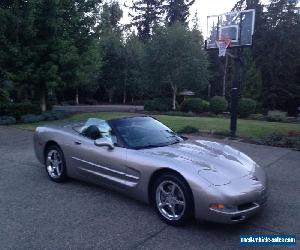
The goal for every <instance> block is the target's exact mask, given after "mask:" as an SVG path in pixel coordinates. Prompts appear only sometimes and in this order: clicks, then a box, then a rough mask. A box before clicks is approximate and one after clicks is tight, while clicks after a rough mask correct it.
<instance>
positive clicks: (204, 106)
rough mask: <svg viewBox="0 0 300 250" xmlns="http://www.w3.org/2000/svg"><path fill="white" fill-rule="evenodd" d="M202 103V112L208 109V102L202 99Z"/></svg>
mask: <svg viewBox="0 0 300 250" xmlns="http://www.w3.org/2000/svg"><path fill="white" fill-rule="evenodd" d="M202 105H203V112H207V111H209V107H210V104H209V102H208V101H205V100H203V101H202Z"/></svg>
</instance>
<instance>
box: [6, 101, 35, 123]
mask: <svg viewBox="0 0 300 250" xmlns="http://www.w3.org/2000/svg"><path fill="white" fill-rule="evenodd" d="M39 112H40V107H39V105H37V104H32V103H30V102H22V103H5V104H1V105H0V115H6V116H12V117H15V118H16V119H17V120H19V119H20V118H21V116H22V115H25V114H38V113H39Z"/></svg>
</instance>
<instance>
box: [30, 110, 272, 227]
mask: <svg viewBox="0 0 300 250" xmlns="http://www.w3.org/2000/svg"><path fill="white" fill-rule="evenodd" d="M34 148H35V153H36V156H37V158H38V159H39V161H40V162H41V163H42V164H45V168H46V171H47V173H48V175H49V177H50V178H51V179H52V180H53V181H55V182H62V181H64V180H66V179H67V177H72V178H77V179H81V180H85V181H89V182H93V183H96V184H99V185H102V186H105V187H108V188H111V189H114V190H117V191H119V192H122V193H124V194H126V195H129V196H131V197H133V198H135V199H137V200H140V201H142V202H146V203H151V204H153V205H154V207H155V209H156V211H157V212H158V215H159V216H160V218H161V219H162V220H163V221H165V222H167V223H169V224H171V225H182V224H184V223H186V222H187V221H188V220H189V219H191V218H193V217H195V218H196V219H204V220H209V221H215V222H223V223H234V222H239V221H243V220H245V219H246V218H248V217H250V216H251V215H252V214H254V213H256V212H257V211H258V210H259V209H260V208H261V206H262V205H263V204H264V203H265V201H266V199H267V181H266V175H265V172H264V171H263V169H262V168H261V167H260V166H259V165H258V164H256V163H255V162H254V161H253V160H252V159H250V158H249V157H248V156H246V155H245V154H244V153H242V152H240V151H238V150H236V149H233V148H232V147H230V146H227V145H223V144H221V143H217V142H212V141H207V140H184V139H183V138H182V137H180V136H179V135H177V134H176V133H175V132H173V131H172V130H171V129H169V128H168V127H166V126H165V125H163V124H162V123H160V122H159V121H157V120H156V119H154V118H152V117H148V116H137V117H127V118H120V119H113V120H108V121H105V120H100V119H95V118H91V119H88V120H87V121H86V122H84V123H73V124H67V125H48V126H47V125H45V126H40V127H38V128H37V129H36V131H35V134H34Z"/></svg>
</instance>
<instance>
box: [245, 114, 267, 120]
mask: <svg viewBox="0 0 300 250" xmlns="http://www.w3.org/2000/svg"><path fill="white" fill-rule="evenodd" d="M249 118H250V119H253V120H261V121H262V120H265V116H264V115H263V114H251V115H250V116H249Z"/></svg>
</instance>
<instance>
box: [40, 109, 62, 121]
mask: <svg viewBox="0 0 300 250" xmlns="http://www.w3.org/2000/svg"><path fill="white" fill-rule="evenodd" d="M65 117H66V112H65V111H63V110H53V111H46V112H43V113H42V114H41V115H40V116H39V119H40V121H54V120H61V119H64V118H65Z"/></svg>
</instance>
